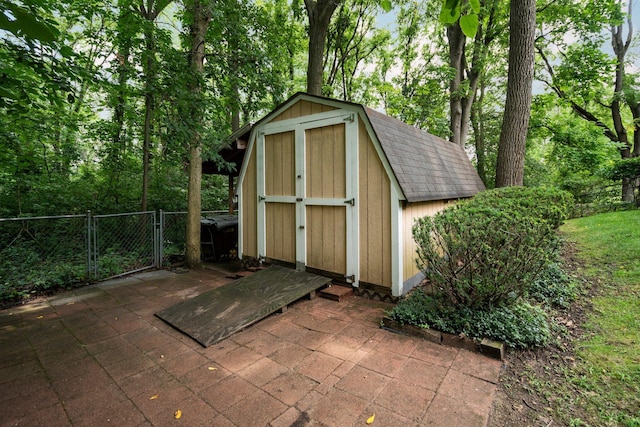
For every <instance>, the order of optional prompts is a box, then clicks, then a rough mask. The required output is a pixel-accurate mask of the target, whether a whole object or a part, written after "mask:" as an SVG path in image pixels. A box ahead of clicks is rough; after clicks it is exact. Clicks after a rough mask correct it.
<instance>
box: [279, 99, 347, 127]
mask: <svg viewBox="0 0 640 427" xmlns="http://www.w3.org/2000/svg"><path fill="white" fill-rule="evenodd" d="M331 110H335V108H334V107H331V106H329V105H324V104H318V103H317V102H310V101H304V100H300V101H298V102H296V103H295V104H293V105H292V106H291V107H289V108H287V109H286V110H284V111H283V112H282V113H280V114H278V115H277V116H276V117H274V118H273V119H271V121H272V122H277V121H280V120H286V119H293V118H296V117H301V116H308V115H310V114H316V113H322V112H325V111H331Z"/></svg>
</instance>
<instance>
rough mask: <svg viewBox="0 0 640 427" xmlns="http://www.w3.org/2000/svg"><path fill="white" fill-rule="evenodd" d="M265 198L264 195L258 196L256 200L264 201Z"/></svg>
mask: <svg viewBox="0 0 640 427" xmlns="http://www.w3.org/2000/svg"><path fill="white" fill-rule="evenodd" d="M265 200H267V198H266V197H264V196H258V202H263V201H265Z"/></svg>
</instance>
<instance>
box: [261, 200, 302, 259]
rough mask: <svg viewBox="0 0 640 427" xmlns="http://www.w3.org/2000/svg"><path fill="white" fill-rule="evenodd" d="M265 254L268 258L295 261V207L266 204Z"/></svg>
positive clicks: (288, 204)
mask: <svg viewBox="0 0 640 427" xmlns="http://www.w3.org/2000/svg"><path fill="white" fill-rule="evenodd" d="M265 222H266V234H267V235H266V241H265V244H266V254H265V256H266V257H268V258H273V259H277V260H280V261H286V262H292V263H293V262H295V261H296V234H295V230H296V205H295V204H293V203H267V206H266V208H265Z"/></svg>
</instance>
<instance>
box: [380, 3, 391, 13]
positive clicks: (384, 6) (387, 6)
mask: <svg viewBox="0 0 640 427" xmlns="http://www.w3.org/2000/svg"><path fill="white" fill-rule="evenodd" d="M380 7H381V8H382V9H383V10H384V11H385V12H391V0H380Z"/></svg>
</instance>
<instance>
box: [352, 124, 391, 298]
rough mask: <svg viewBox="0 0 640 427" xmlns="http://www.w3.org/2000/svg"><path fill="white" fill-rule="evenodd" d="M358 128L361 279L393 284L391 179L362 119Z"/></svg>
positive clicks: (389, 285) (378, 283) (379, 283)
mask: <svg viewBox="0 0 640 427" xmlns="http://www.w3.org/2000/svg"><path fill="white" fill-rule="evenodd" d="M358 132H359V146H358V151H359V152H358V158H359V171H358V175H359V176H358V180H359V185H360V187H359V200H358V206H359V219H360V280H362V281H363V282H368V283H372V284H375V285H381V286H387V287H391V258H392V256H391V182H390V181H389V177H388V176H387V174H386V172H385V170H384V167H383V165H382V162H381V161H380V158H379V157H378V154H377V152H376V150H375V147H374V146H373V143H372V141H371V138H370V137H369V134H368V132H367V130H366V128H365V127H364V125H363V124H362V123H361V124H360V127H359V130H358Z"/></svg>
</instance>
